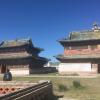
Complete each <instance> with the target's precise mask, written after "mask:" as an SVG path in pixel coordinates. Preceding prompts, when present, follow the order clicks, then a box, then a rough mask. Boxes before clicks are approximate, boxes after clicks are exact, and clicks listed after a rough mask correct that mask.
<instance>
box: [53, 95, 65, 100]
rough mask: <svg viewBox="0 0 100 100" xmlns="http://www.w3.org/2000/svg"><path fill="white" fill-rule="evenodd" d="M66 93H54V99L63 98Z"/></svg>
mask: <svg viewBox="0 0 100 100" xmlns="http://www.w3.org/2000/svg"><path fill="white" fill-rule="evenodd" d="M63 97H64V95H53V100H58V99H59V98H63Z"/></svg>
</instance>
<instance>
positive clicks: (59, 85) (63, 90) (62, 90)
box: [58, 84, 68, 92]
mask: <svg viewBox="0 0 100 100" xmlns="http://www.w3.org/2000/svg"><path fill="white" fill-rule="evenodd" d="M58 89H59V91H60V92H65V91H67V90H68V87H67V86H66V85H64V84H58Z"/></svg>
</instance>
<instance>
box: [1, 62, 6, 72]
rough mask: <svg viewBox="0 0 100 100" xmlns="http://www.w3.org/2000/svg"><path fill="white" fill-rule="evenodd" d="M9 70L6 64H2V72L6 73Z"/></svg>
mask: <svg viewBox="0 0 100 100" xmlns="http://www.w3.org/2000/svg"><path fill="white" fill-rule="evenodd" d="M6 70H7V67H6V64H2V66H1V73H5V72H6Z"/></svg>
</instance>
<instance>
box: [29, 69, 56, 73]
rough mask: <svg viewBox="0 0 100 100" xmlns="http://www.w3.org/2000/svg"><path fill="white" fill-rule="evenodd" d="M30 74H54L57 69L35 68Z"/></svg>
mask: <svg viewBox="0 0 100 100" xmlns="http://www.w3.org/2000/svg"><path fill="white" fill-rule="evenodd" d="M30 72H31V73H30V74H46V73H53V72H57V69H56V68H55V67H42V68H34V69H31V71H30Z"/></svg>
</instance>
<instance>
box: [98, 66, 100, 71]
mask: <svg viewBox="0 0 100 100" xmlns="http://www.w3.org/2000/svg"><path fill="white" fill-rule="evenodd" d="M98 73H100V64H98Z"/></svg>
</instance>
